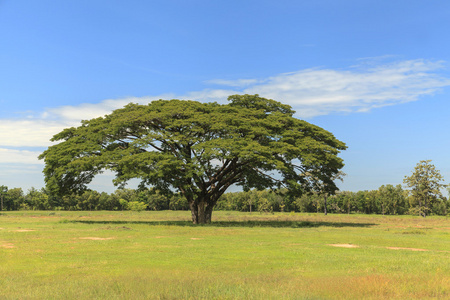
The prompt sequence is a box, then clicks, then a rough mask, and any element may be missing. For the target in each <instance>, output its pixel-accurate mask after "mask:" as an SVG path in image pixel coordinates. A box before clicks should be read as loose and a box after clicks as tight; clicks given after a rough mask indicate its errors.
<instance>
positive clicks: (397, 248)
mask: <svg viewBox="0 0 450 300" xmlns="http://www.w3.org/2000/svg"><path fill="white" fill-rule="evenodd" d="M386 249H390V250H409V251H430V250H427V249H419V248H404V247H386Z"/></svg>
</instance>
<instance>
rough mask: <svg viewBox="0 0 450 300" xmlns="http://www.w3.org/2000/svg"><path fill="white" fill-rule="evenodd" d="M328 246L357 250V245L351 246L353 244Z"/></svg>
mask: <svg viewBox="0 0 450 300" xmlns="http://www.w3.org/2000/svg"><path fill="white" fill-rule="evenodd" d="M328 246H332V247H340V248H359V246H358V245H353V244H328Z"/></svg>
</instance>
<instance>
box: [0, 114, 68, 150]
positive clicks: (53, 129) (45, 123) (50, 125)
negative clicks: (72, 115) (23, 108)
mask: <svg viewBox="0 0 450 300" xmlns="http://www.w3.org/2000/svg"><path fill="white" fill-rule="evenodd" d="M69 124H70V123H69V122H63V121H51V120H45V119H25V120H23V119H18V120H15V119H12V120H11V119H6V120H1V119H0V146H10V147H22V146H27V147H43V146H49V145H50V144H51V143H50V138H51V137H52V136H53V135H54V134H56V133H58V132H59V131H61V130H62V129H64V128H65V127H68V125H69ZM71 126H72V125H71Z"/></svg>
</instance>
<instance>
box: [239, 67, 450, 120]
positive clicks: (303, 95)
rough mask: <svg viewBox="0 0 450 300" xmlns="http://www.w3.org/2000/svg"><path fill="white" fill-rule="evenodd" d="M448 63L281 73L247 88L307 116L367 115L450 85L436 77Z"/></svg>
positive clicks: (245, 90)
mask: <svg viewBox="0 0 450 300" xmlns="http://www.w3.org/2000/svg"><path fill="white" fill-rule="evenodd" d="M440 67H442V62H428V61H424V60H412V61H403V62H398V63H392V64H389V65H383V66H376V67H371V68H367V67H366V68H364V67H363V66H360V67H358V68H354V69H352V70H331V69H307V70H301V71H298V72H292V73H285V74H280V75H277V76H274V77H271V78H268V79H267V80H266V81H265V82H263V83H261V84H257V85H253V86H251V87H248V88H246V89H244V90H243V92H244V93H247V94H255V93H257V94H260V95H261V96H264V97H268V98H272V99H275V100H278V101H280V102H283V103H287V104H290V105H291V106H293V107H294V109H296V110H297V115H299V116H301V117H306V118H308V117H314V116H317V115H324V114H330V113H336V112H362V111H369V110H371V109H373V108H377V107H382V106H386V105H393V104H399V103H404V102H409V101H415V100H417V99H418V98H419V97H420V96H422V95H427V94H433V93H435V92H436V91H438V90H439V89H441V88H443V87H445V86H449V85H450V79H448V78H444V77H440V76H438V75H437V74H436V73H434V72H435V71H436V70H437V69H439V68H440Z"/></svg>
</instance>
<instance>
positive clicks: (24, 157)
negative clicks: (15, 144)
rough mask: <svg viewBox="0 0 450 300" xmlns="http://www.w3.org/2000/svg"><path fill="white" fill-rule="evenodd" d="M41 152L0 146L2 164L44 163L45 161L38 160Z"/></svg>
mask: <svg viewBox="0 0 450 300" xmlns="http://www.w3.org/2000/svg"><path fill="white" fill-rule="evenodd" d="M39 154H40V152H36V151H28V150H17V149H5V148H0V164H17V163H19V164H37V165H42V164H43V162H42V161H40V160H38V158H37V157H38V156H39Z"/></svg>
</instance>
